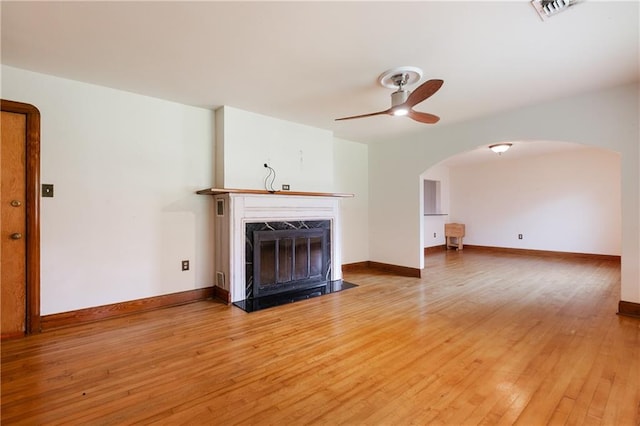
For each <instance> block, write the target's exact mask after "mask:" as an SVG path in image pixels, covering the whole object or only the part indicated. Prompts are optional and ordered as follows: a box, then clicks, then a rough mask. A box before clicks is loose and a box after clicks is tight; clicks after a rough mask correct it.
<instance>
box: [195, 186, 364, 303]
mask: <svg viewBox="0 0 640 426" xmlns="http://www.w3.org/2000/svg"><path fill="white" fill-rule="evenodd" d="M198 194H203V195H213V196H214V200H215V202H214V206H213V207H214V209H213V213H214V216H215V235H214V240H215V246H214V248H215V259H214V268H215V272H214V273H215V288H214V291H215V292H216V294H217V295H218V297H220V298H223V299H225V300H227V302H229V303H236V302H241V301H245V300H248V299H251V300H253V301H256V300H260V301H263V300H266V299H270V298H271V296H270V295H274V296H273V297H276V296H275V295H276V294H278V295H285V296H287V295H289V294H292V292H294V291H296V288H309V290H308V291H310V292H315V291H316V290H317V289H318V288H321V287H322V285H323V284H326V289H325V291H335V290H336V289H339V287H340V286H341V284H340V285H339V284H337V283H338V282H341V281H342V247H341V246H342V244H341V240H340V238H341V233H342V232H341V220H340V198H344V197H352V196H353V195H351V194H333V193H317V192H292V191H291V192H289V191H279V192H277V193H275V194H273V193H269V192H267V191H262V190H251V189H248V190H243V189H221V188H211V189H205V190H201V191H198ZM263 231H264V232H266V233H265V234H262V232H263ZM273 231H276V232H275V233H271V232H273ZM280 231H291V232H288V233H284V234H283V233H280ZM270 233H271V234H270ZM254 234H255V235H256V236H257V238H258V240H259V242H257V243H256V242H254ZM274 240H275V241H278V242H277V243H276V242H275V241H274ZM255 247H258V253H257V254H256V253H255V250H254V249H255ZM255 256H257V259H258V261H256V260H255V259H256V257H255ZM276 259H277V260H276ZM258 262H259V263H260V270H258V272H256V271H254V268H255V266H256V264H257V263H258ZM266 265H269V266H266ZM305 265H306V266H305ZM256 284H257V286H256ZM254 287H256V288H258V290H257V293H255V292H254ZM289 289H291V292H289ZM301 291H305V290H301ZM278 292H280V293H278ZM256 294H257V295H258V296H257V297H256Z"/></svg>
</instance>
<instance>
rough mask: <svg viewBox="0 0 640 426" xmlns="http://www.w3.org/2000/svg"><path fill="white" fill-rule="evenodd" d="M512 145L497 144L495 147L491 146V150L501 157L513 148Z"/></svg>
mask: <svg viewBox="0 0 640 426" xmlns="http://www.w3.org/2000/svg"><path fill="white" fill-rule="evenodd" d="M511 145H512V144H510V143H506V142H505V143H496V144H493V145H489V149H490V150H491V151H493V152H495V153H496V154H498V155H500V154H502V153H503V152H506V151H507V150H508V149H509V148H511Z"/></svg>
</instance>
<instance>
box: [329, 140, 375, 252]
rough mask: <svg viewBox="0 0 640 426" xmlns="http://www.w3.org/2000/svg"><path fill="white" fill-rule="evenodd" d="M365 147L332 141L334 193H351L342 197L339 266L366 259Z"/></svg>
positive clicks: (355, 143)
mask: <svg viewBox="0 0 640 426" xmlns="http://www.w3.org/2000/svg"><path fill="white" fill-rule="evenodd" d="M368 151H369V149H368V146H367V145H364V144H361V143H357V142H350V141H347V140H344V139H338V138H336V139H334V142H333V166H334V169H333V170H334V188H333V191H334V192H342V193H347V194H354V197H353V198H341V199H340V207H341V214H342V263H343V264H346V263H356V262H364V261H367V260H369V210H368V207H369V172H368Z"/></svg>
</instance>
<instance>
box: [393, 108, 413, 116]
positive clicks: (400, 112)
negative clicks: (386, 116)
mask: <svg viewBox="0 0 640 426" xmlns="http://www.w3.org/2000/svg"><path fill="white" fill-rule="evenodd" d="M392 114H393V115H395V116H397V117H400V116H403V115H407V114H409V108H407V107H399V108H394V109H393V112H392Z"/></svg>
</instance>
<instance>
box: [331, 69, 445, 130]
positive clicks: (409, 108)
mask: <svg viewBox="0 0 640 426" xmlns="http://www.w3.org/2000/svg"><path fill="white" fill-rule="evenodd" d="M421 78H422V70H421V69H420V68H416V67H398V68H393V69H390V70H388V71H385V72H383V73H382V74H380V77H378V82H379V83H380V84H381V85H382V86H384V87H388V88H390V89H397V90H396V91H395V92H393V93H392V94H391V108H389V109H386V110H384V111H378V112H372V113H369V114H362V115H353V116H350V117H342V118H336V119H335V120H336V121H341V120H351V119H354V118H364V117H372V116H374V115H384V114H386V115H397V116H402V115H406V116H407V117H409V118H411V119H413V120H415V121H419V122H420V123H426V124H434V123H437V122H438V120H440V117H438V116H437V115H433V114H429V113H426V112H419V111H414V109H413V107H414V106H416V105H418V104H419V103H420V102H422V101H424V100H425V99H427V98H428V97H430V96H431V95H433V94H434V93H436V92H437V91H438V89H440V87H441V86H442V83H444V81H442V80H429V81H425V82H424V83H422V84H421V85H420V86H418V87H417V88H416V89H415V90H414V91H413V92H411V91H409V90H407V89H406V88H405V86H407V85H409V84H413V83H415V82H417V81H419V80H420V79H421Z"/></svg>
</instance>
